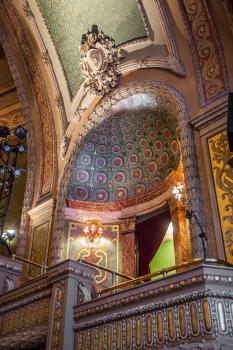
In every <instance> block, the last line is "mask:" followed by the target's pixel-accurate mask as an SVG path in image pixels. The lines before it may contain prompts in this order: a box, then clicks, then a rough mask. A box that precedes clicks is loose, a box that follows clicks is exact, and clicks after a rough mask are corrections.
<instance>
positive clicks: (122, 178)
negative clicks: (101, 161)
mask: <svg viewBox="0 0 233 350" xmlns="http://www.w3.org/2000/svg"><path fill="white" fill-rule="evenodd" d="M114 180H115V181H116V182H118V183H122V182H125V174H124V173H122V172H118V173H116V174H115V176H114Z"/></svg>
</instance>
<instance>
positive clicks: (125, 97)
mask: <svg viewBox="0 0 233 350" xmlns="http://www.w3.org/2000/svg"><path fill="white" fill-rule="evenodd" d="M165 92H166V93H165ZM117 94H118V96H117V99H116V95H117ZM112 95H113V94H112ZM172 99H173V103H171V101H172ZM106 104H107V106H108V108H107V109H106V108H103V106H104V107H106ZM101 108H103V109H102V113H101ZM181 113H182V112H181V106H180V105H179V103H178V102H177V101H176V100H175V98H174V96H171V94H170V93H168V89H167V88H164V87H163V86H161V85H158V86H157V87H156V86H155V85H154V86H153V83H145V84H144V83H141V84H140V85H139V87H138V88H137V87H135V86H134V85H133V86H132V87H129V89H128V90H127V88H123V89H119V90H118V91H117V93H115V94H114V96H110V99H107V100H105V105H104V103H103V104H102V105H100V106H98V107H97V109H96V110H95V111H94V113H93V115H92V116H91V118H90V123H89V124H88V125H87V126H86V127H85V131H86V133H85V136H84V137H83V139H82V142H81V143H80V141H79V144H78V145H77V148H76V149H75V150H74V153H73V155H72V157H71V159H70V166H69V168H67V169H66V170H65V172H66V181H65V185H64V187H63V190H62V192H64V191H65V189H67V192H66V193H65V196H64V197H65V201H66V203H67V208H66V211H65V215H64V221H65V229H64V231H63V232H64V236H63V239H64V241H63V242H64V245H63V248H62V249H64V250H63V256H64V258H65V257H71V258H77V257H80V254H79V250H80V249H81V250H82V254H84V255H83V257H84V258H91V259H92V262H95V263H97V262H99V263H100V262H101V263H104V261H105V263H106V264H107V263H109V262H110V261H111V263H110V265H107V266H108V267H109V268H112V269H114V270H119V269H120V270H121V271H123V272H125V273H126V272H127V273H129V274H131V275H134V276H135V275H136V274H139V271H138V269H137V266H136V265H137V264H136V261H135V247H136V241H137V240H136V237H135V234H134V231H135V225H134V229H133V230H132V231H130V230H128V231H127V229H126V230H125V232H124V228H123V226H124V225H125V222H126V221H127V220H128V221H130V220H131V221H133V220H134V218H135V217H136V216H140V215H144V214H145V213H150V212H155V215H157V214H158V211H159V210H161V208H162V207H163V206H164V205H165V204H166V203H168V202H170V200H171V198H172V188H173V186H174V185H175V184H177V182H179V181H183V179H184V173H183V168H182V160H181V158H182V157H181V149H183V150H184V148H185V147H184V144H182V140H181V138H182V137H183V136H182V131H181V130H180V129H181V121H182V119H181V118H183V117H182V116H181V115H180V114H181ZM81 132H82V131H81ZM180 134H181V136H180ZM179 144H181V146H180V145H179ZM184 153H185V152H184ZM184 153H183V154H182V156H183V155H184ZM193 159H194V160H195V155H194V157H193ZM71 164H72V165H71ZM194 166H195V161H194V163H193V164H192V167H194ZM69 174H70V175H69ZM61 203H62V201H61V198H60V199H59V205H61ZM173 209H174V208H172V205H170V204H169V211H170V215H171V217H172V220H174V226H175V230H176V233H175V234H176V235H177V237H176V238H175V239H174V245H175V251H176V249H177V252H178V251H179V252H178V253H177V254H176V261H178V262H180V261H185V260H187V259H188V256H190V252H188V248H187V249H186V253H185V254H186V256H185V257H184V256H181V255H182V253H181V252H180V250H179V248H178V246H179V242H180V240H181V237H178V236H179V235H180V231H179V225H180V221H179V220H183V224H184V225H186V222H185V213H184V210H183V209H182V210H183V212H182V215H178V214H177V212H176V214H174V210H173ZM57 210H58V207H57ZM64 221H63V223H64ZM87 221H97V222H100V223H101V224H102V225H103V234H102V238H106V239H107V238H108V237H110V236H111V237H112V238H111V239H112V241H113V242H114V243H116V244H118V248H120V249H118V248H116V247H115V248H113V245H112V248H111V249H112V250H111V249H110V250H109V251H108V252H107V250H105V248H104V246H103V244H102V246H101V249H99V248H100V246H99V247H97V246H94V245H93V244H92V245H91V244H89V246H88V245H87V244H86V242H85V240H83V239H82V242H81V240H80V241H79V239H78V237H79V238H81V237H82V238H85V237H84V235H85V234H84V229H85V225H86V222H87ZM59 222H60V223H61V222H62V219H61V216H60V217H59ZM184 225H183V226H184ZM125 226H127V225H125ZM166 231H167V230H166ZM166 231H164V232H163V234H162V238H164V236H165V234H166ZM185 231H186V229H185ZM104 235H106V237H104ZM183 235H186V238H185V239H186V241H187V239H188V238H187V236H188V233H187V232H183ZM58 239H59V230H58V231H56V237H55V242H54V243H55V244H56V240H58ZM102 242H104V240H102ZM60 243H61V240H60ZM160 243H161V242H160ZM186 243H187V242H186ZM84 246H85V247H84ZM159 246H160V245H159ZM158 248H159V247H158ZM113 249H115V252H114V253H113ZM83 250H84V251H83ZM157 250H158V249H157ZM157 250H156V251H155V253H156V252H157ZM96 251H98V254H97V255H96ZM100 251H101V252H100ZM101 254H102V256H101V257H100V255H101ZM136 255H139V254H138V250H137V249H136ZM154 255H155V254H154ZM108 257H109V258H108ZM179 258H180V261H179ZM151 260H152V259H151ZM125 261H127V264H126V263H125ZM126 265H127V267H126ZM129 266H131V268H129ZM157 267H158V268H160V267H161V268H163V267H164V266H162V265H161V266H157Z"/></svg>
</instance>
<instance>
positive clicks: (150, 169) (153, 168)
mask: <svg viewBox="0 0 233 350" xmlns="http://www.w3.org/2000/svg"><path fill="white" fill-rule="evenodd" d="M147 169H148V172H149V173H150V174H153V173H156V171H157V169H158V166H157V163H156V162H155V161H154V160H152V161H151V162H150V163H148V165H147Z"/></svg>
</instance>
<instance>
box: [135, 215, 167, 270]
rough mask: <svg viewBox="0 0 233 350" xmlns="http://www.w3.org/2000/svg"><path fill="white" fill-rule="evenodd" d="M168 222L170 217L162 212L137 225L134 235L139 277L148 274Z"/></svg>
mask: <svg viewBox="0 0 233 350" xmlns="http://www.w3.org/2000/svg"><path fill="white" fill-rule="evenodd" d="M170 221H171V217H170V214H169V212H164V213H161V214H159V215H157V216H155V217H153V218H151V219H148V220H146V221H144V222H141V223H139V224H137V226H136V232H135V234H136V238H137V242H138V252H139V257H140V259H139V276H143V275H147V274H148V273H150V269H149V264H150V261H151V260H152V258H153V257H154V255H155V253H156V251H157V250H158V248H159V246H160V244H161V242H162V240H163V238H164V236H165V233H166V231H167V229H168V225H169V223H170Z"/></svg>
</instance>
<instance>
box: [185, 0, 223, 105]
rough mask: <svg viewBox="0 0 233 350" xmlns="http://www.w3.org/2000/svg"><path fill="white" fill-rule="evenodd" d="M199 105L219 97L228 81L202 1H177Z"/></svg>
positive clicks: (213, 29) (217, 43) (211, 23)
mask: <svg viewBox="0 0 233 350" xmlns="http://www.w3.org/2000/svg"><path fill="white" fill-rule="evenodd" d="M180 4H181V9H182V13H183V17H184V20H185V24H186V31H187V36H188V41H189V45H190V48H191V50H192V53H193V60H194V65H195V70H196V76H197V82H198V87H199V89H198V90H199V95H200V103H201V106H202V107H203V106H205V105H206V104H208V103H210V102H212V101H214V100H216V99H217V98H219V97H221V96H223V95H224V94H225V93H226V92H227V91H228V90H229V82H228V77H227V70H226V64H225V58H224V53H223V49H222V47H221V45H220V40H219V38H218V33H217V30H216V27H215V23H214V21H213V18H212V16H211V13H210V11H209V8H208V3H207V1H206V0H203V1H200V0H180Z"/></svg>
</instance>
